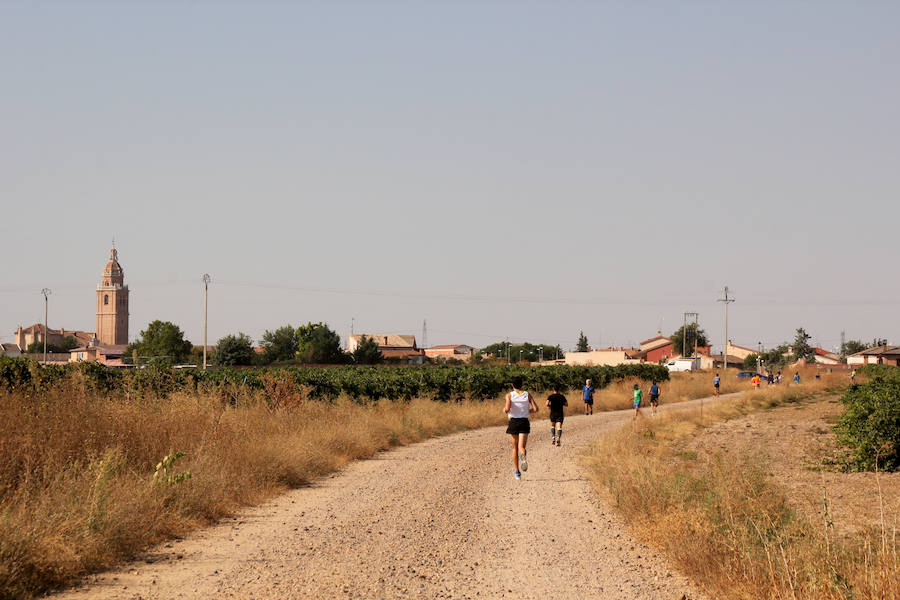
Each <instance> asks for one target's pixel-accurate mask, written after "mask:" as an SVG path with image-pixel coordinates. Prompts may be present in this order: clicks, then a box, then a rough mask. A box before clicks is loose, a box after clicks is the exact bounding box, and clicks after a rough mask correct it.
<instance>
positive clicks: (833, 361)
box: [813, 348, 841, 366]
mask: <svg viewBox="0 0 900 600" xmlns="http://www.w3.org/2000/svg"><path fill="white" fill-rule="evenodd" d="M814 350H815V353H816V354H815V356H814V357H813V359H814V361H815V362H817V363H819V364H820V365H829V366H830V365H839V364H841V357H840V355H838V354H835V353H834V352H829V351H828V350H825V349H824V348H815V349H814Z"/></svg>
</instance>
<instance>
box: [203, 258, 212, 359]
mask: <svg viewBox="0 0 900 600" xmlns="http://www.w3.org/2000/svg"><path fill="white" fill-rule="evenodd" d="M210 279H211V277H210V276H209V274H208V273H204V274H203V369H204V370H206V314H207V308H208V307H209V282H210Z"/></svg>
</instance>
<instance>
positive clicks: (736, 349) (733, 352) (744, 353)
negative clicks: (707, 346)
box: [720, 340, 758, 363]
mask: <svg viewBox="0 0 900 600" xmlns="http://www.w3.org/2000/svg"><path fill="white" fill-rule="evenodd" d="M757 352H758V351H757V350H755V349H753V348H747V347H745V346H737V345H735V344H732V343H731V340H729V341H728V346H727V347H726V348H725V354H727V355H728V359H729V361H728V362H729V363H730V362H731V357H732V356H734V357H737V358H739V359H740V360H741V362H743V361H744V359H745V358H747V357H748V356H750V355H751V354H756V353H757ZM720 358H721V357H720Z"/></svg>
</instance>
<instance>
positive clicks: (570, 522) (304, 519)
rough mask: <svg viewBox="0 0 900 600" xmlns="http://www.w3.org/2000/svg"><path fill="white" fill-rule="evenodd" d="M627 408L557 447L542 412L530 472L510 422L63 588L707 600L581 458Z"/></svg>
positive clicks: (585, 420)
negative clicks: (609, 503)
mask: <svg viewBox="0 0 900 600" xmlns="http://www.w3.org/2000/svg"><path fill="white" fill-rule="evenodd" d="M723 397H724V396H723ZM694 402H696V401H694ZM694 402H690V403H683V404H681V405H677V406H689V405H692V404H694ZM542 408H543V407H542ZM674 408H675V406H672V407H664V410H666V409H668V410H671V409H674ZM498 410H499V407H498ZM645 412H646V411H645ZM630 413H631V411H620V412H615V413H598V414H595V415H593V416H590V417H585V416H578V417H569V418H567V419H566V422H565V433H564V435H563V445H562V447H560V448H556V447H553V446H551V445H550V434H549V431H548V429H549V425H548V423H547V413H546V409H543V410H542V412H541V413H539V414H538V418H537V419H536V420H534V421H533V422H532V435H531V437H530V439H529V443H528V446H529V453H528V459H529V460H528V463H529V470H528V472H527V473H526V474H524V476H523V480H522V481H515V479H514V478H513V472H512V461H511V458H510V456H509V453H510V451H509V441H508V437H507V436H506V434H505V432H504V430H503V428H501V427H490V428H487V429H482V430H478V431H471V432H466V433H461V434H457V435H452V436H447V437H443V438H438V439H434V440H430V441H427V442H423V443H420V444H415V445H412V446H407V447H404V448H398V449H396V450H392V451H389V452H383V453H381V454H378V455H377V456H375V457H374V458H372V459H369V460H361V461H357V462H355V463H353V464H351V465H350V466H348V467H347V468H345V469H343V470H342V471H340V472H338V473H335V474H333V475H331V476H329V477H325V478H323V479H321V480H318V481H316V482H315V483H314V484H313V485H311V486H309V487H306V488H301V489H297V490H293V491H290V492H288V493H286V494H284V495H281V496H279V497H277V498H275V499H274V500H272V501H270V502H268V503H266V504H264V505H262V506H259V507H256V508H253V509H249V510H247V511H245V512H244V513H242V514H241V515H240V516H238V517H237V518H234V519H229V520H227V521H224V522H222V523H220V524H219V525H216V526H214V527H210V528H208V529H204V530H201V531H198V532H195V533H194V534H191V535H190V536H189V537H188V538H186V539H184V540H178V541H173V542H170V543H168V544H164V545H162V546H160V547H157V548H155V549H153V550H152V551H150V552H148V553H147V554H146V555H145V556H144V557H143V560H140V561H138V562H134V563H131V564H128V565H124V566H123V567H121V568H119V569H117V570H115V571H110V572H107V573H103V574H101V575H97V576H93V577H90V578H89V580H87V581H85V582H84V584H83V586H82V587H79V588H76V589H72V590H69V591H67V592H65V593H62V594H58V595H57V597H58V598H72V599H75V598H122V599H126V598H127V599H137V598H142V599H149V598H160V599H162V598H256V599H261V598H307V597H318V598H330V597H340V598H504V597H510V598H513V597H515V598H540V599H547V598H561V597H568V598H577V597H582V598H605V599H606V598H608V599H615V598H623V599H624V598H627V599H629V600H640V599H647V600H651V599H652V600H656V599H670V598H671V599H673V600H679V599H682V598H685V597H686V598H689V599H692V600H697V599H700V598H702V597H703V596H702V595H701V594H700V593H699V592H698V591H697V590H696V589H694V588H693V587H692V586H691V585H690V583H689V582H688V581H686V580H685V579H684V578H683V577H681V576H679V575H678V574H676V573H674V572H673V571H672V570H671V569H669V568H667V566H666V565H665V563H664V561H663V559H662V558H661V557H660V556H659V555H658V554H657V553H656V552H654V551H653V550H651V549H650V548H648V547H646V546H643V545H641V544H639V543H638V542H636V541H635V540H634V539H633V538H632V537H631V535H630V534H629V533H628V531H627V529H626V527H625V526H624V524H623V523H622V521H621V520H620V519H619V518H618V517H617V516H616V515H615V514H614V513H613V511H612V510H611V509H610V508H608V507H606V506H605V505H604V504H603V503H602V501H601V500H600V499H599V498H598V496H597V494H596V492H595V491H594V490H593V489H592V488H591V485H590V483H589V481H588V480H587V479H586V478H585V476H584V473H583V470H582V468H581V467H580V466H579V460H578V459H579V455H580V453H581V452H582V451H583V449H584V448H585V446H586V445H587V444H588V443H589V442H590V441H591V440H593V439H596V438H597V437H598V436H600V435H602V434H603V433H604V432H608V431H610V430H612V429H613V428H614V427H616V426H617V425H621V423H623V422H627V419H629V418H630Z"/></svg>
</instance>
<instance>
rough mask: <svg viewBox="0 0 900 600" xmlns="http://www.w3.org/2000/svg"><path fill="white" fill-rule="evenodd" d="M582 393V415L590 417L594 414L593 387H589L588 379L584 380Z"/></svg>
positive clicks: (589, 381)
mask: <svg viewBox="0 0 900 600" xmlns="http://www.w3.org/2000/svg"><path fill="white" fill-rule="evenodd" d="M582 392H583V396H584V414H586V415H592V414H594V386H592V385H591V380H590V379H587V380H585V382H584V390H582Z"/></svg>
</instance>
